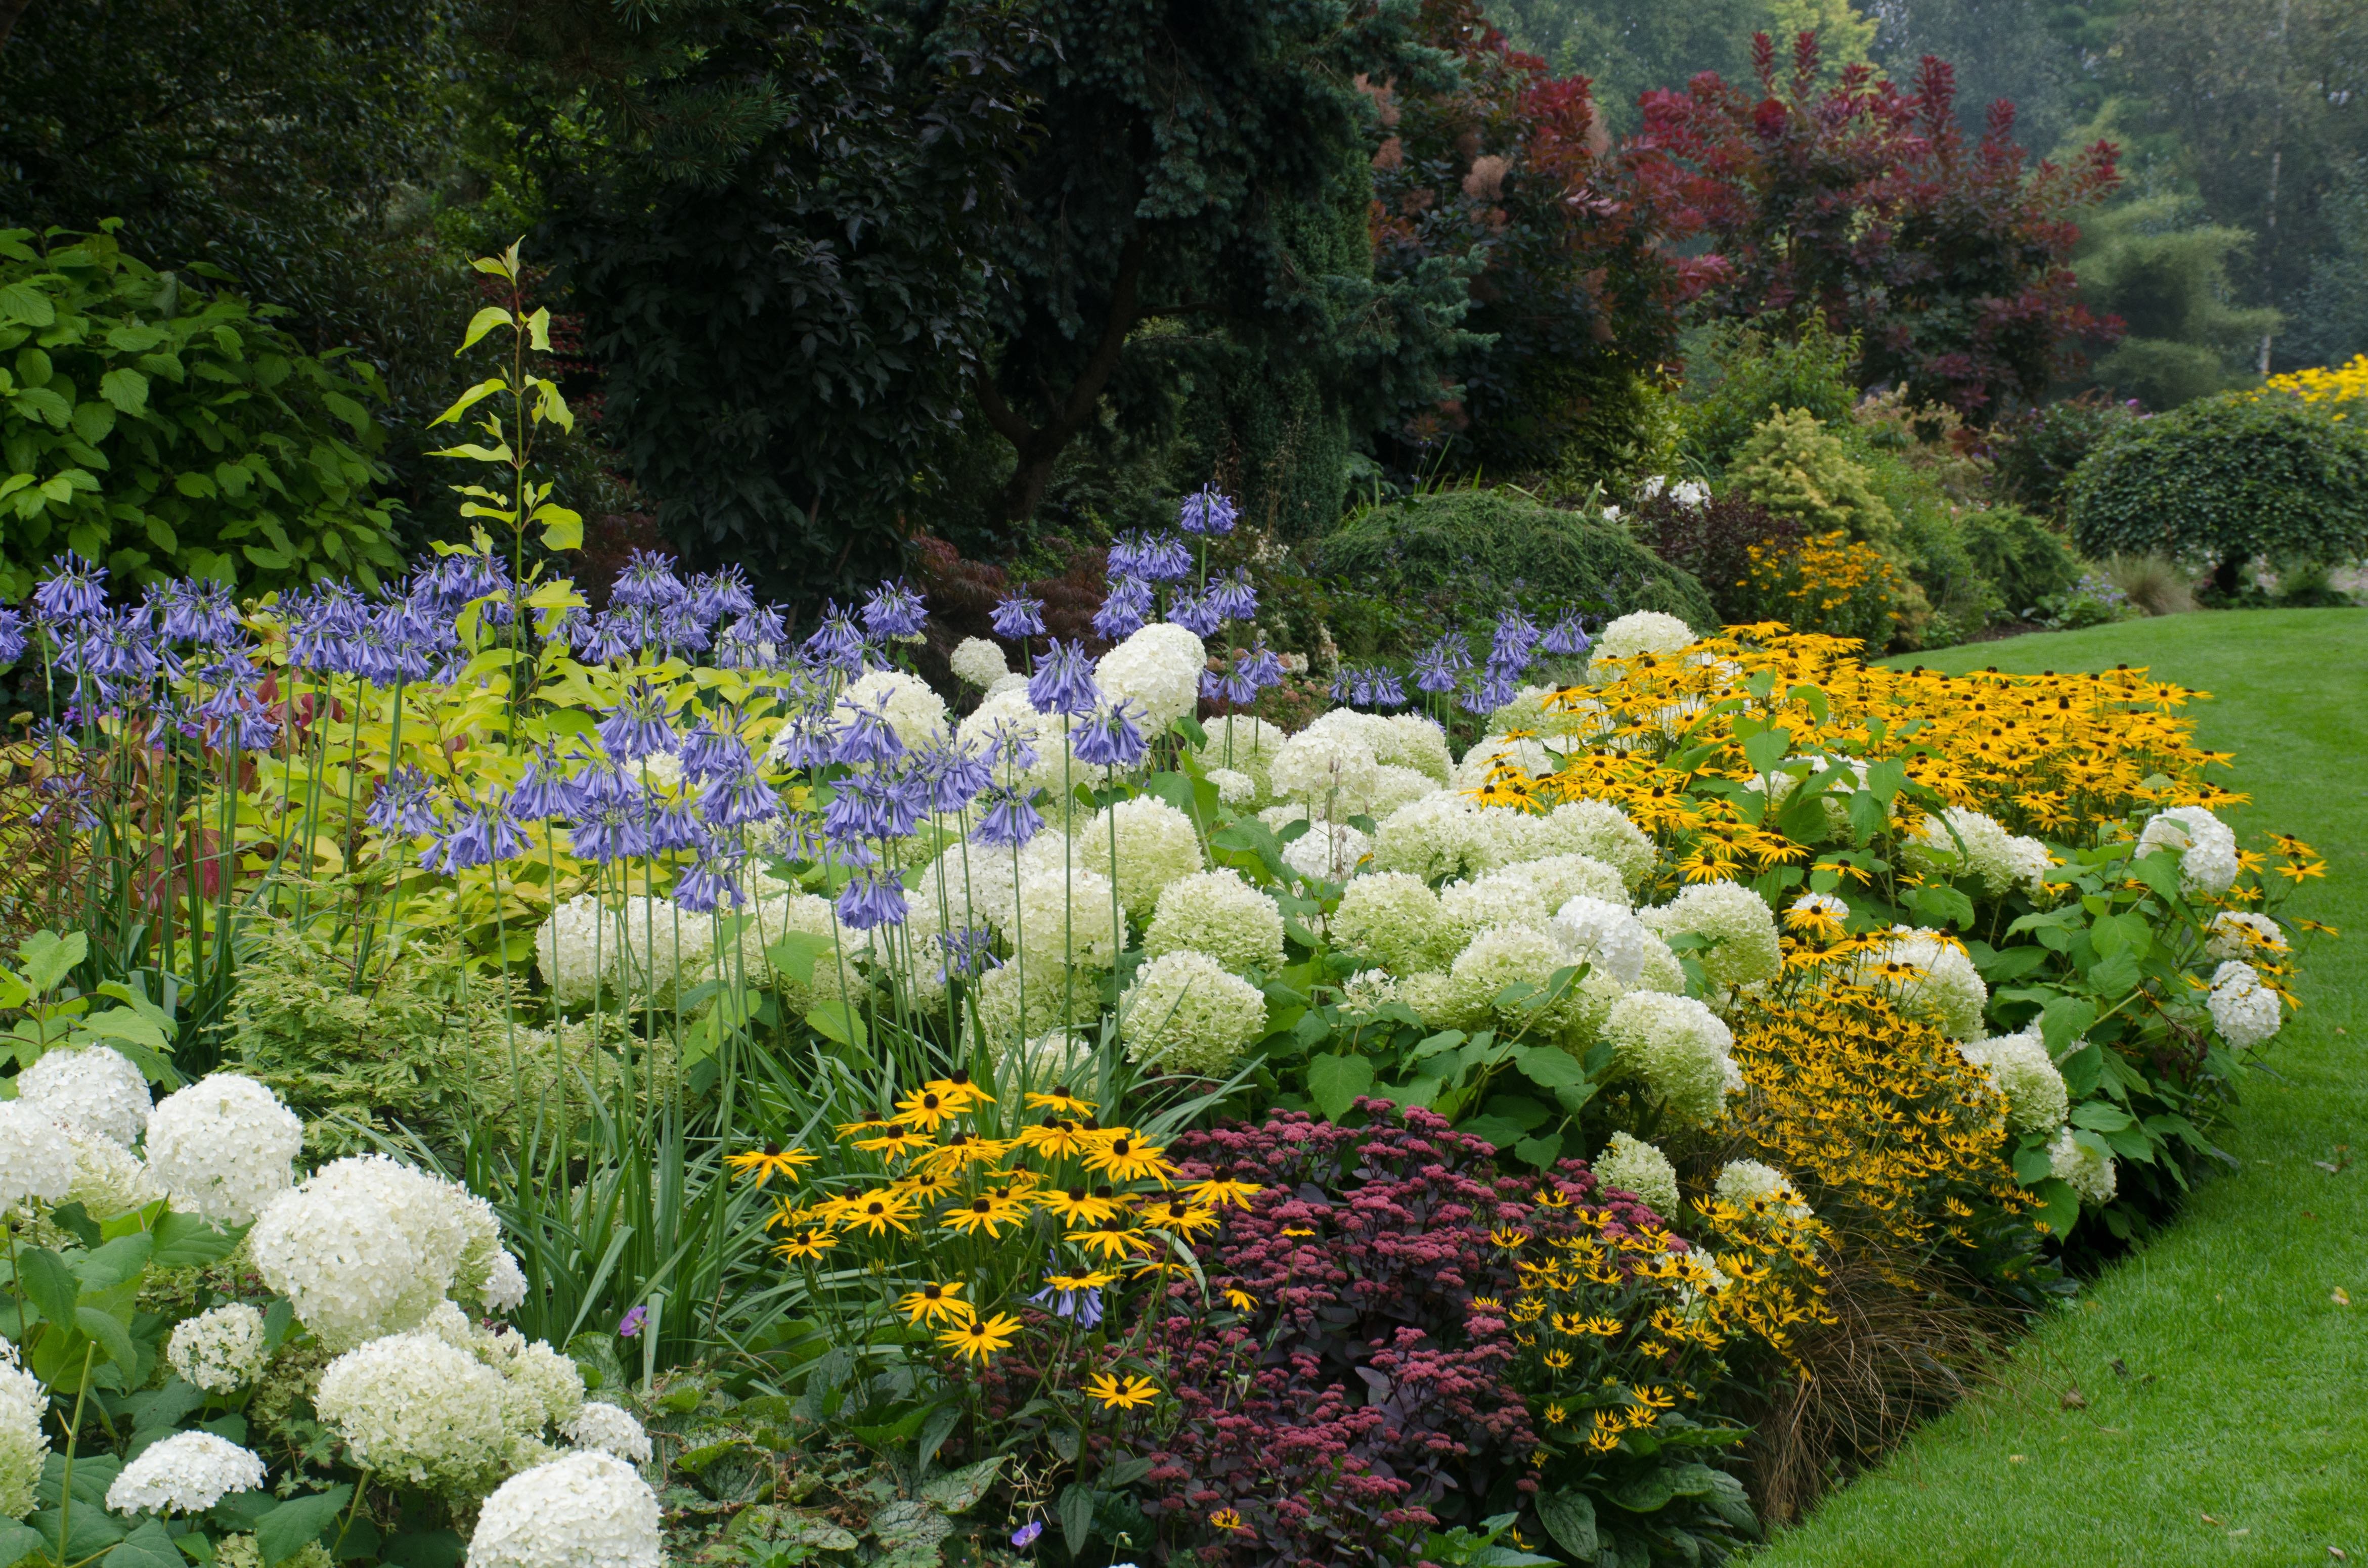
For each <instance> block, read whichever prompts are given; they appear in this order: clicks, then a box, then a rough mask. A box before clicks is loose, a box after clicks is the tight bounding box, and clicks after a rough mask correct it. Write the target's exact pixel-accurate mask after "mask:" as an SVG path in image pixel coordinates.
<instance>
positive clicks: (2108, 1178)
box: [2047, 1127, 2121, 1204]
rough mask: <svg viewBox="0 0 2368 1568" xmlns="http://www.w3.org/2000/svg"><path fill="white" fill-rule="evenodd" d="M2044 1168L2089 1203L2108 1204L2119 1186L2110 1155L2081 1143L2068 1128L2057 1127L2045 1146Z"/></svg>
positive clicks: (2118, 1178) (2117, 1175) (2116, 1169)
mask: <svg viewBox="0 0 2368 1568" xmlns="http://www.w3.org/2000/svg"><path fill="white" fill-rule="evenodd" d="M2047 1170H2048V1174H2049V1175H2050V1176H2055V1177H2057V1178H2058V1179H2059V1180H2061V1181H2063V1182H2064V1183H2066V1185H2067V1186H2069V1187H2071V1188H2072V1190H2073V1191H2075V1192H2077V1193H2078V1194H2079V1195H2080V1197H2081V1199H2082V1200H2083V1201H2085V1202H2089V1203H2099V1204H2102V1203H2111V1202H2112V1200H2113V1194H2114V1192H2115V1191H2116V1190H2117V1189H2118V1188H2119V1187H2120V1185H2121V1176H2120V1172H2119V1170H2118V1168H2117V1167H2116V1166H2115V1165H2114V1163H2113V1157H2112V1155H2111V1154H2100V1153H2097V1152H2096V1151H2095V1150H2094V1149H2091V1148H2089V1146H2088V1145H2087V1144H2086V1143H2083V1142H2080V1140H2079V1139H2078V1138H2077V1137H2075V1136H2073V1132H2072V1130H2071V1129H2070V1128H2068V1127H2066V1128H2060V1129H2058V1130H2057V1131H2056V1134H2055V1142H2051V1143H2049V1144H2048V1145H2047Z"/></svg>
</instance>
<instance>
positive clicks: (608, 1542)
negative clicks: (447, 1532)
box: [468, 1450, 665, 1568]
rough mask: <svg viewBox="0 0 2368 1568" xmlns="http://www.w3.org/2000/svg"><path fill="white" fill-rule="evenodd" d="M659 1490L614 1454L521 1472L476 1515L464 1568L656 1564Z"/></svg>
mask: <svg viewBox="0 0 2368 1568" xmlns="http://www.w3.org/2000/svg"><path fill="white" fill-rule="evenodd" d="M658 1524H659V1515H658V1499H657V1494H656V1493H655V1492H653V1491H651V1490H650V1487H649V1483H647V1482H645V1481H643V1479H642V1478H641V1475H640V1473H639V1472H637V1471H635V1470H634V1469H633V1467H632V1466H631V1465H629V1464H627V1463H626V1462H625V1461H624V1460H620V1459H618V1458H617V1457H616V1456H614V1455H613V1454H607V1453H599V1452H596V1451H588V1450H587V1451H586V1452H582V1453H575V1454H570V1455H568V1456H567V1457H566V1458H565V1459H561V1460H552V1462H551V1463H549V1464H542V1465H537V1466H535V1467H534V1468H533V1469H532V1470H528V1471H520V1472H519V1473H518V1474H517V1475H514V1476H512V1477H510V1478H509V1479H508V1480H507V1481H506V1482H504V1483H502V1484H501V1486H500V1488H499V1489H498V1490H496V1491H495V1493H494V1494H493V1495H492V1496H490V1497H488V1498H486V1499H485V1506H484V1509H483V1510H482V1511H480V1512H479V1514H478V1515H477V1528H476V1532H475V1533H474V1534H473V1535H472V1536H471V1537H470V1538H469V1562H468V1568H661V1564H662V1563H663V1562H665V1553H664V1551H663V1549H662V1548H661V1546H660V1544H659V1535H658Z"/></svg>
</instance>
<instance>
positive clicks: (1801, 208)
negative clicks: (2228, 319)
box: [1640, 35, 2118, 419]
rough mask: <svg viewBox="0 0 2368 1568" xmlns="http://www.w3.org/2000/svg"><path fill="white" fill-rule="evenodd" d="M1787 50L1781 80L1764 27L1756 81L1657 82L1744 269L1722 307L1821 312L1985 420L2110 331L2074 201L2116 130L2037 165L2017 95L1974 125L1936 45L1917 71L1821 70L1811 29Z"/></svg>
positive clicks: (1924, 390)
mask: <svg viewBox="0 0 2368 1568" xmlns="http://www.w3.org/2000/svg"><path fill="white" fill-rule="evenodd" d="M1792 64H1793V70H1792V74H1791V76H1790V78H1789V79H1788V80H1784V81H1781V82H1780V80H1779V74H1778V68H1777V56H1776V50H1775V47H1774V45H1773V44H1772V43H1771V42H1770V40H1769V39H1768V38H1767V37H1766V36H1765V35H1762V36H1761V37H1760V38H1759V39H1758V40H1755V42H1754V65H1755V72H1756V74H1757V76H1758V81H1757V83H1756V84H1754V85H1755V86H1756V87H1757V89H1758V90H1757V91H1756V92H1754V91H1750V90H1748V89H1746V88H1744V87H1740V86H1736V85H1731V84H1729V83H1727V82H1725V81H1723V80H1721V79H1719V78H1717V77H1715V76H1712V75H1709V74H1704V75H1702V76H1698V77H1696V78H1695V79H1694V80H1693V82H1691V84H1690V85H1688V86H1687V88H1686V89H1685V90H1684V91H1683V92H1667V91H1665V92H1656V93H1652V94H1649V95H1647V96H1646V98H1645V131H1644V134H1643V136H1642V137H1641V138H1640V142H1641V143H1642V146H1643V147H1644V148H1645V149H1647V150H1649V151H1650V152H1652V153H1658V154H1660V155H1662V156H1665V157H1667V158H1668V159H1669V160H1670V161H1671V164H1672V165H1673V167H1674V168H1675V169H1676V170H1677V171H1680V173H1679V182H1680V184H1681V186H1682V188H1683V189H1684V191H1685V193H1686V196H1687V198H1688V199H1689V202H1690V204H1691V208H1692V210H1693V211H1694V213H1695V214H1697V215H1698V219H1699V222H1700V224H1701V226H1702V231H1703V232H1704V233H1706V236H1707V238H1708V239H1709V241H1710V243H1711V245H1712V247H1713V250H1714V251H1715V253H1716V255H1717V256H1719V257H1721V258H1722V259H1723V260H1724V262H1725V265H1726V266H1727V267H1728V268H1729V269H1730V274H1729V280H1728V282H1727V284H1726V286H1725V290H1723V291H1722V293H1721V294H1720V296H1719V299H1718V303H1719V306H1720V308H1721V310H1722V311H1723V312H1725V313H1727V314H1730V315H1733V316H1737V317H1758V316H1772V317H1774V318H1777V319H1778V320H1805V319H1806V318H1807V317H1808V316H1809V315H1810V314H1812V313H1814V312H1824V314H1825V316H1826V319H1827V321H1828V322H1829V323H1831V324H1833V325H1834V326H1835V327H1836V328H1838V329H1840V330H1844V331H1848V332H1854V333H1856V334H1858V335H1859V336H1860V339H1861V361H1860V366H1859V375H1860V380H1861V384H1863V385H1868V386H1873V385H1877V384H1882V383H1889V382H1896V383H1900V384H1904V385H1905V386H1906V387H1907V390H1908V391H1909V392H1910V393H1911V394H1912V395H1913V396H1915V397H1916V398H1917V399H1918V400H1919V401H1923V402H1930V403H1947V404H1949V405H1951V406H1952V407H1955V408H1957V409H1959V410H1961V411H1962V412H1964V414H1966V415H1970V416H1973V417H1975V418H1977V419H1981V418H1987V417H1989V416H1990V415H1993V414H1994V413H1995V412H1996V411H1997V410H1998V407H1999V406H2000V405H2001V404H2002V403H2005V402H2007V401H2008V400H2009V399H2011V398H2015V397H2022V398H2032V399H2035V398H2037V397H2039V396H2040V395H2042V394H2043V393H2044V391H2045V390H2046V387H2047V384H2048V382H2049V381H2051V380H2052V379H2054V377H2055V375H2057V374H2058V373H2060V372H2061V371H2062V370H2063V369H2066V366H2067V364H2068V362H2069V361H2070V360H2071V358H2072V357H2073V356H2074V354H2075V353H2076V351H2077V346H2078V343H2079V342H2080V341H2081V340H2082V339H2089V340H2091V341H2096V340H2100V339H2107V340H2109V339H2110V337H2111V336H2112V332H2113V326H2112V324H2110V323H2107V322H2101V321H2100V320H2098V319H2097V318H2096V317H2095V316H2094V315H2093V314H2092V313H2091V312H2089V309H2088V307H2087V306H2085V305H2084V304H2083V303H2082V302H2081V301H2080V296H2079V290H2078V282H2077V280H2076V279H2075V278H2074V276H2073V273H2072V269H2071V267H2070V265H2069V262H2070V257H2071V253H2072V247H2073V245H2074V244H2075V242H2076V241H2077V240H2078V234H2079V231H2078V227H2077V226H2076V225H2075V223H2074V222H2073V219H2074V216H2075V214H2077V213H2078V212H2079V211H2080V210H2083V209H2084V208H2087V207H2089V206H2090V205H2091V204H2093V203H2095V202H2096V201H2098V200H2100V199H2102V198H2103V197H2104V196H2105V195H2106V194H2107V193H2108V192H2110V191H2111V190H2112V188H2113V186H2114V184H2115V182H2116V180H2117V178H2118V176H2117V174H2116V172H2115V168H2114V155H2113V149H2112V147H2111V146H2110V145H2109V144H2107V143H2104V142H2099V143H2097V144H2096V145H2094V146H2092V147H2090V148H2089V149H2088V150H2087V151H2086V152H2084V153H2081V154H2080V155H2079V156H2078V158H2077V159H2076V160H2074V161H2073V162H2072V163H2070V164H2069V165H2055V164H2052V163H2042V164H2040V165H2038V166H2037V167H2036V168H2035V169H2033V168H2027V167H2026V166H2025V160H2024V153H2023V151H2022V149H2021V147H2019V146H2017V145H2016V144H2015V142H2014V137H2013V132H2014V107H2013V106H2012V105H2011V104H2009V103H2006V102H2003V101H2001V102H1998V103H1996V104H1993V105H1992V106H1991V107H1990V112H1989V116H1988V119H1987V130H1986V131H1985V132H1984V134H1983V135H1982V137H1981V139H1980V140H1979V141H1978V142H1968V141H1967V139H1966V137H1965V136H1964V132H1963V131H1961V130H1960V129H1959V127H1958V125H1957V121H1956V117H1955V112H1954V111H1955V102H1956V88H1955V81H1954V76H1953V74H1952V72H1951V70H1950V67H1949V66H1948V65H1947V64H1946V63H1944V62H1941V61H1940V60H1937V59H1934V58H1932V57H1930V56H1927V57H1926V58H1925V59H1924V61H1923V62H1922V64H1921V66H1920V68H1919V69H1918V74H1917V75H1916V78H1915V82H1914V84H1913V85H1912V87H1910V88H1909V89H1907V90H1902V88H1901V86H1900V85H1899V84H1897V83H1896V82H1890V81H1880V82H1879V81H1876V80H1875V79H1874V75H1873V72H1872V71H1871V70H1869V69H1867V68H1866V67H1863V66H1859V65H1853V66H1850V67H1848V68H1847V69H1845V70H1844V71H1843V72H1842V73H1841V75H1840V77H1839V80H1838V81H1836V82H1834V83H1833V84H1832V85H1828V86H1819V85H1818V79H1819V61H1818V51H1817V45H1816V40H1815V39H1814V38H1812V37H1809V36H1807V35H1803V36H1802V37H1801V38H1800V40H1798V42H1797V44H1796V46H1795V48H1794V50H1793V62H1792Z"/></svg>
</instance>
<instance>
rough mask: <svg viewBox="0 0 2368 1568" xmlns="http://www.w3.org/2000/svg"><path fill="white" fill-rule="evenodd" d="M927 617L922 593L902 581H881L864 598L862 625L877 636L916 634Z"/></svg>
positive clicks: (907, 635) (927, 613)
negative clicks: (922, 602)
mask: <svg viewBox="0 0 2368 1568" xmlns="http://www.w3.org/2000/svg"><path fill="white" fill-rule="evenodd" d="M928 619H929V612H928V610H927V609H925V608H922V605H921V596H920V595H918V594H916V593H915V592H914V591H913V590H912V589H910V588H908V587H906V586H905V585H904V584H902V583H882V584H881V585H879V586H878V587H877V588H874V589H873V590H871V597H869V598H867V599H865V600H864V601H863V624H864V626H865V628H866V629H867V630H869V631H871V635H873V636H874V637H883V638H884V637H911V636H914V635H916V633H918V632H919V631H920V630H921V626H922V623H923V622H925V621H927V620H928Z"/></svg>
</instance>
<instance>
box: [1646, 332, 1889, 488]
mask: <svg viewBox="0 0 2368 1568" xmlns="http://www.w3.org/2000/svg"><path fill="white" fill-rule="evenodd" d="M1689 347H1690V348H1691V353H1689V355H1688V358H1689V360H1690V361H1691V363H1690V365H1689V368H1688V373H1687V381H1686V385H1685V390H1684V392H1683V393H1682V394H1681V395H1682V397H1683V403H1682V404H1681V406H1680V415H1681V423H1682V426H1683V434H1682V437H1681V445H1682V449H1683V451H1684V452H1685V455H1686V456H1687V457H1689V458H1691V459H1692V460H1694V461H1696V462H1698V463H1700V464H1702V466H1703V467H1704V468H1706V469H1708V470H1710V472H1713V473H1723V472H1725V471H1726V469H1727V468H1728V466H1729V465H1730V464H1732V463H1733V462H1734V461H1735V459H1736V453H1737V452H1738V451H1740V450H1741V449H1742V448H1743V445H1744V443H1745V442H1747V441H1748V440H1750V439H1751V435H1752V432H1753V431H1755V430H1757V429H1759V426H1761V425H1762V424H1763V423H1765V422H1766V420H1767V418H1768V416H1769V415H1770V414H1772V413H1774V412H1776V411H1777V410H1779V409H1785V408H1805V409H1807V410H1808V411H1809V412H1810V413H1811V414H1812V415H1816V417H1817V418H1818V419H1820V420H1823V421H1824V422H1826V423H1827V424H1829V425H1830V424H1839V423H1840V422H1841V421H1843V420H1845V419H1847V418H1849V417H1850V405H1851V404H1852V403H1856V402H1857V401H1858V387H1857V384H1856V382H1855V381H1854V380H1853V378H1852V375H1851V367H1852V366H1853V365H1855V364H1856V363H1857V360H1858V339H1857V338H1855V337H1843V336H1837V335H1834V334H1833V333H1832V332H1829V331H1828V330H1827V327H1826V324H1825V322H1824V320H1823V318H1821V317H1812V318H1810V320H1809V322H1808V324H1806V325H1804V326H1803V327H1802V329H1801V331H1800V335H1798V336H1797V337H1795V338H1793V339H1792V340H1790V341H1787V340H1786V339H1784V338H1782V337H1771V336H1770V335H1768V334H1767V333H1766V332H1765V331H1763V330H1761V329H1759V328H1757V327H1735V326H1732V325H1722V326H1717V327H1713V328H1711V329H1709V330H1708V331H1707V332H1705V333H1704V334H1703V335H1702V337H1701V339H1700V340H1699V341H1698V342H1697V343H1695V344H1692V345H1689Z"/></svg>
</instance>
